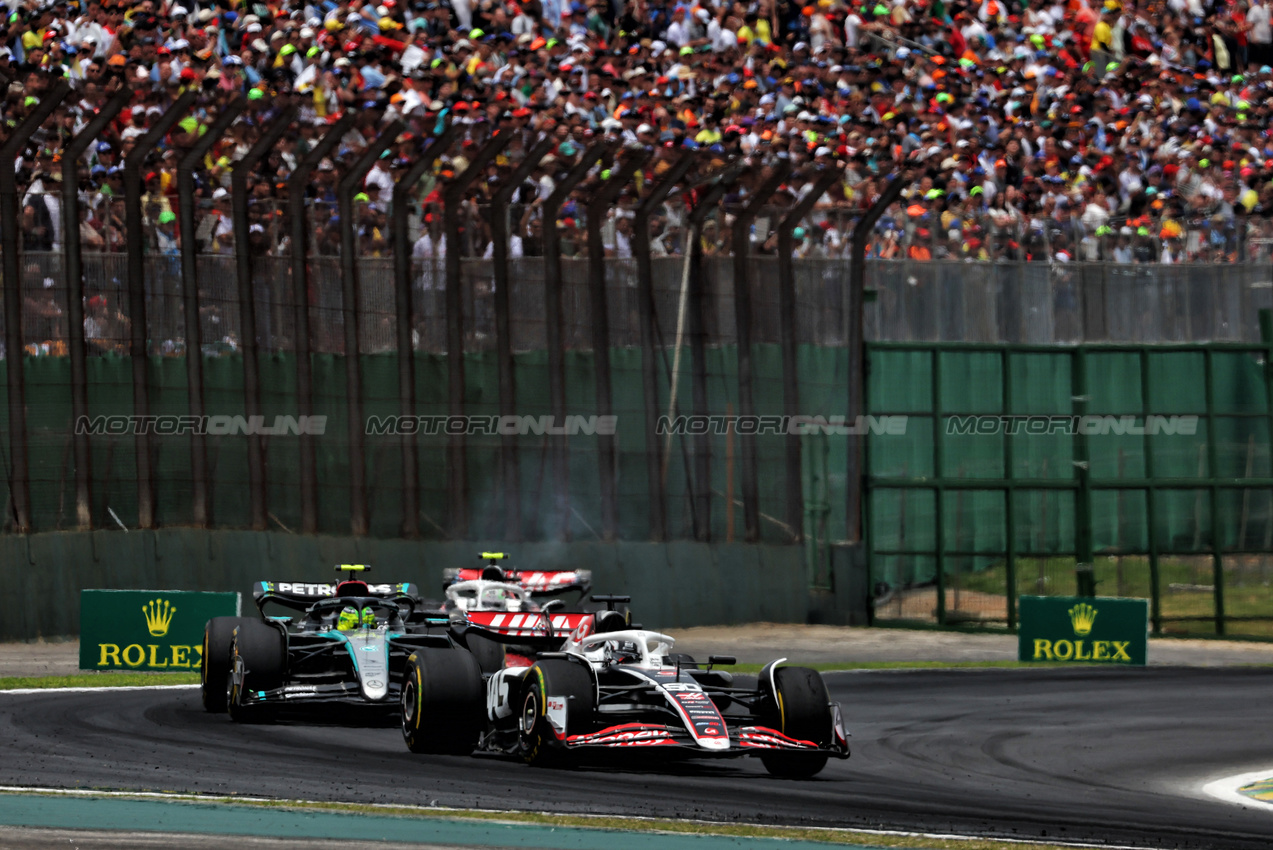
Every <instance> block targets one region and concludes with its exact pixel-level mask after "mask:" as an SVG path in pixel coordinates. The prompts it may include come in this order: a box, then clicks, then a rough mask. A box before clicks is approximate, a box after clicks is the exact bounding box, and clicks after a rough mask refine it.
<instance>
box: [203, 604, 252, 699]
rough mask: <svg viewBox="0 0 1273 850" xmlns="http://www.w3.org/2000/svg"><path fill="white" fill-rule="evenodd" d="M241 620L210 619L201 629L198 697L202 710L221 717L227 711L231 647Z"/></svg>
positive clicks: (243, 620)
mask: <svg viewBox="0 0 1273 850" xmlns="http://www.w3.org/2000/svg"><path fill="white" fill-rule="evenodd" d="M242 622H245V618H243V617H213V618H212V619H211V620H209V621H208V624H207V625H206V626H204V627H203V657H202V658H201V659H199V696H200V697H201V698H202V700H203V710H204V711H208V712H211V713H213V714H221V713H223V712H224V711H225V709H226V704H227V702H228V700H227V694H228V689H227V687H226V680H227V679H228V678H229V676H230V643H231V642H232V641H233V640H234V629H235V627H237V626H238V625H239V623H242Z"/></svg>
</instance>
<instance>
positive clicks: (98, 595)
mask: <svg viewBox="0 0 1273 850" xmlns="http://www.w3.org/2000/svg"><path fill="white" fill-rule="evenodd" d="M238 613H239V594H237V593H195V592H191V591H184V590H81V591H80V669H82V670H145V671H168V672H179V673H189V672H191V671H194V670H198V669H199V660H200V658H201V657H202V655H203V627H204V625H205V624H206V623H207V622H208V620H210V619H212V618H213V617H233V616H237V615H238Z"/></svg>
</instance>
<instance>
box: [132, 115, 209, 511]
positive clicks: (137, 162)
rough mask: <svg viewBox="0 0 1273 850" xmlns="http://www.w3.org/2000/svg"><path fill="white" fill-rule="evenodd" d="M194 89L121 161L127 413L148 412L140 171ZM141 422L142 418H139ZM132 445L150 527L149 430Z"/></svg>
mask: <svg viewBox="0 0 1273 850" xmlns="http://www.w3.org/2000/svg"><path fill="white" fill-rule="evenodd" d="M196 97H198V92H194V91H188V92H186V93H185V94H183V95H181V97H179V98H177V100H176V102H175V103H173V105H172V106H171V107H169V109H168V111H167V112H165V113H164V114H162V115H160V116H159V120H158V121H156V122H155V125H154V126H153V127H151V128H150V131H149V132H147V133H146V135H144V136H142V137H141V138H140V139H139V140H138V141H137V146H136V147H134V148H133V150H132V152H131V153H130V154H128V157H127V158H126V159H125V160H124V225H125V233H124V239H125V242H124V244H125V245H126V247H127V249H128V313H129V316H128V319H129V323H130V328H131V330H132V339H131V342H130V345H129V348H128V353H129V358H130V359H131V361H132V367H133V414H134V415H136V416H143V417H144V416H149V415H150V389H149V388H150V351H149V350H148V346H147V338H148V328H147V327H146V257H145V254H146V242H145V234H144V233H143V232H142V226H143V221H144V219H143V217H142V209H141V189H142V184H141V170H142V167H143V166H144V165H145V164H146V157H147V156H149V155H150V152H151V151H152V150H154V148H155V145H157V144H159V141H160V140H161V139H163V137H164V136H166V135H168V131H169V130H171V129H172V128H173V127H174V126H175V125H176V123H177V122H178V121H179V120H181V116H183V115H185V114H186V111H187V110H188V109H189V108H190V106H191V105H192V104H193V103H194V102H195V98H196ZM143 421H144V420H143ZM135 440H136V445H137V524H138V525H140V526H141V527H142V528H154V527H155V481H154V476H153V474H152V470H151V468H150V434H149V433H148V431H147V430H146V429H139V430H138V432H137V435H136V437H135Z"/></svg>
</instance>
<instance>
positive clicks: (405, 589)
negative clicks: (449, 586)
mask: <svg viewBox="0 0 1273 850" xmlns="http://www.w3.org/2000/svg"><path fill="white" fill-rule="evenodd" d="M337 584H338V582H333V583H330V584H329V583H326V582H318V583H311V582H299V581H258V582H257V583H256V584H254V585H253V586H252V600H253V601H254V602H256V607H258V608H260V607H261V606H263V605H265V604H266V603H267V602H274V603H277V604H279V605H282V606H283V607H285V608H292V609H294V610H296V611H304V610H306V609H307V608H309V606H311V605H313V604H314V603H315V602H317V601H318V600H320V599H329V598H331V597H333V596H335V595H336V586H337ZM366 588H367V590H366V592H363V591H362V590H361V588H360V589H359V592H358V594H357V595H358V596H375V597H379V598H382V599H389V598H392V597H395V596H410V597H412V598H414V599H419V598H420V588H419V587H417V586H416V585H415V584H413V583H411V582H402V583H398V584H370V583H368V584H367V585H366Z"/></svg>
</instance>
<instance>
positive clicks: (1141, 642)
mask: <svg viewBox="0 0 1273 850" xmlns="http://www.w3.org/2000/svg"><path fill="white" fill-rule="evenodd" d="M1020 612H1021V620H1020V623H1021V625H1020V628H1019V629H1018V630H1017V658H1018V659H1019V660H1021V661H1081V662H1085V663H1090V664H1125V665H1126V664H1140V665H1143V664H1144V663H1145V655H1146V651H1147V649H1148V644H1149V600H1147V599H1116V598H1112V597H1105V596H1097V597H1080V596H1022V597H1021V600H1020Z"/></svg>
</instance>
